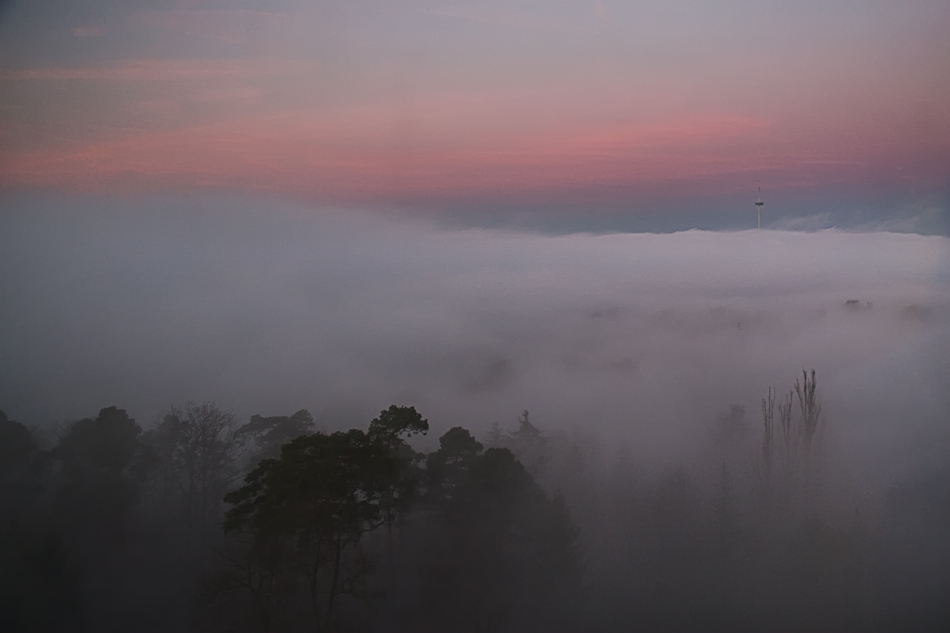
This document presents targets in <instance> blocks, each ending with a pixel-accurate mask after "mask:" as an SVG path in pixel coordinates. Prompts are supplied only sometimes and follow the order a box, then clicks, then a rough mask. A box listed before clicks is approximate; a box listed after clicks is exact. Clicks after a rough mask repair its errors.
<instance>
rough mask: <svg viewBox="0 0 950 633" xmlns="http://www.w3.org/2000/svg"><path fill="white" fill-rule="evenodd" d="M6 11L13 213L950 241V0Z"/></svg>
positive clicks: (256, 3) (5, 145)
mask: <svg viewBox="0 0 950 633" xmlns="http://www.w3.org/2000/svg"><path fill="white" fill-rule="evenodd" d="M0 6H2V8H0V197H2V199H4V200H7V201H8V202H9V201H10V200H19V199H22V198H23V197H24V196H26V197H28V198H29V197H31V196H32V197H33V198H34V199H36V198H37V197H40V198H42V197H43V196H50V195H53V196H66V198H67V199H69V197H70V196H86V197H87V198H89V197H96V196H98V197H105V198H110V197H114V196H120V195H121V196H133V197H135V196H138V197H142V196H150V195H151V196H170V195H177V196H193V195H205V196H222V195H255V196H259V197H264V198H267V199H276V198H280V199H291V200H294V201H303V202H305V203H307V204H310V205H313V206H320V205H323V206H326V205H332V206H334V207H335V208H369V207H372V208H377V209H382V210H384V211H385V212H387V213H390V212H392V213H410V214H423V215H427V216H430V217H434V218H436V219H437V220H440V221H446V222H450V223H455V224H459V223H461V224H463V225H471V226H499V225H501V226H517V225H525V226H530V227H536V228H538V227H539V228H542V229H547V230H554V231H563V232H570V231H574V230H594V231H605V230H606V231H609V230H660V231H663V230H677V229H688V228H694V227H699V228H714V229H722V228H746V227H748V226H750V222H754V221H755V220H754V216H755V214H754V207H753V206H752V202H753V201H754V200H755V197H756V188H757V186H759V185H760V184H761V187H762V190H763V196H764V199H765V200H766V206H765V208H764V211H765V213H764V217H763V224H764V225H766V226H771V227H773V228H795V229H815V228H827V227H831V226H839V227H840V226H848V227H859V228H869V227H870V228H884V229H887V230H900V231H912V232H914V231H916V232H921V233H941V234H948V233H950V220H948V211H947V207H948V203H950V108H948V107H947V104H948V103H950V38H947V37H946V33H947V32H950V4H948V3H947V2H945V1H943V0H908V1H905V2H900V3H895V2H884V1H871V0H868V1H864V2H858V1H840V0H833V1H823V2H818V1H811V0H808V1H802V2H794V3H790V2H777V1H773V2H768V1H765V2H737V1H724V2H716V3H711V2H685V1H678V0H673V1H664V2H653V1H649V2H636V3H631V2H615V1H611V0H593V1H589V0H583V1H582V0H577V1H573V0H570V1H568V0H544V1H540V0H523V1H515V0H512V1H507V2H501V1H498V0H480V1H478V2H471V1H467V2H441V1H436V0H387V1H385V2H366V1H362V0H354V1H348V2H309V1H308V2H303V1H297V0H237V1H234V2H230V1H226V0H209V1H201V0H190V1H177V0H135V1H134V2H131V1H130V2H124V1H121V0H88V1H86V2H82V3H72V2H65V1H63V0H32V1H30V2H24V1H13V2H9V1H8V2H5V3H3V4H2V5H0ZM11 204H12V203H11ZM37 204H38V203H37Z"/></svg>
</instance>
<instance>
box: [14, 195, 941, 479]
mask: <svg viewBox="0 0 950 633" xmlns="http://www.w3.org/2000/svg"><path fill="white" fill-rule="evenodd" d="M14 206H18V207H19V208H15V209H11V210H8V211H7V212H5V213H4V214H3V215H2V216H0V222H2V231H0V240H2V246H0V261H2V265H0V296H2V297H3V300H2V307H0V315H2V316H0V318H2V328H0V407H2V408H3V409H4V410H5V411H6V412H7V413H8V415H10V416H11V417H12V418H16V419H19V420H22V421H24V422H28V423H32V424H36V425H39V426H41V427H42V426H45V425H49V424H51V423H52V424H55V423H57V422H62V421H67V420H71V419H75V418H77V417H80V416H84V415H92V414H94V413H95V412H96V411H98V410H99V408H101V407H103V406H107V405H112V404H116V405H118V406H121V407H124V408H126V409H128V410H129V412H130V414H132V415H134V416H135V417H136V418H137V419H138V420H140V421H141V422H142V423H143V424H144V425H146V426H148V425H149V424H150V423H151V422H152V421H154V420H156V419H158V417H159V415H160V414H161V412H163V411H164V410H166V409H167V407H168V406H169V405H170V404H172V403H181V402H185V401H187V400H197V401H203V400H214V401H216V402H217V403H218V405H219V406H222V407H225V408H227V409H230V410H233V411H235V412H236V413H237V415H238V418H239V419H246V417H247V416H249V415H250V414H253V413H262V414H265V415H267V414H272V413H275V412H283V411H287V410H295V409H297V408H308V409H309V410H310V411H312V412H313V413H314V416H315V418H316V419H317V422H318V424H321V425H323V426H324V428H339V427H345V426H348V425H353V424H362V423H364V422H365V421H366V420H368V419H370V418H371V417H372V416H373V415H374V413H375V412H377V411H379V410H380V408H383V407H385V406H388V405H389V404H391V403H397V404H406V405H414V406H416V407H417V408H418V409H419V410H420V411H422V412H424V414H425V415H427V417H429V419H430V420H431V423H432V425H433V430H435V431H437V433H436V434H435V435H436V436H437V435H438V434H439V433H440V432H441V431H443V430H445V429H447V428H448V427H450V426H454V425H458V424H461V425H464V426H466V427H468V428H471V429H473V431H475V432H477V433H482V432H485V431H486V430H487V429H488V427H489V426H490V425H491V424H492V423H496V422H497V423H499V424H500V425H501V426H502V428H512V427H513V426H515V424H516V420H517V416H518V414H519V413H520V412H521V411H522V410H524V409H528V410H530V411H531V414H532V420H534V421H535V422H536V423H537V424H538V425H540V426H541V427H542V428H545V429H549V430H550V429H564V430H571V432H575V433H577V432H581V433H588V434H590V435H591V436H595V437H600V438H603V437H607V436H609V437H622V438H623V440H624V442H625V446H626V447H627V450H630V451H633V453H634V454H635V455H637V457H638V459H640V460H641V461H644V462H645V463H661V462H667V461H676V460H678V459H685V458H686V457H687V456H688V454H689V451H690V450H691V449H692V448H693V447H694V445H695V444H696V443H697V442H698V441H704V440H705V439H706V436H705V433H706V430H707V429H708V428H709V427H710V426H711V425H712V421H713V420H714V418H715V416H716V414H717V413H719V412H720V411H723V410H727V409H728V408H729V406H730V405H731V404H740V405H744V406H745V407H746V409H747V411H748V413H749V417H748V420H749V421H751V422H752V423H753V424H757V418H758V415H759V414H758V413H757V411H758V410H759V401H760V399H761V398H762V397H763V396H764V395H765V394H766V392H767V389H768V387H769V386H773V387H776V388H777V389H779V391H780V392H784V391H787V390H788V389H789V388H790V387H791V385H792V383H793V381H794V380H795V378H796V377H798V376H800V374H801V371H802V369H803V368H805V369H811V368H814V369H815V370H816V371H817V376H818V381H819V385H820V394H821V398H822V402H823V406H824V415H825V420H826V433H827V437H826V440H827V441H828V442H834V443H836V444H837V445H839V446H840V448H841V450H843V451H844V452H845V453H846V454H848V455H849V456H850V458H852V459H853V460H854V464H855V465H861V464H863V465H864V466H868V465H869V464H872V463H873V464H874V468H873V469H871V470H873V471H874V473H875V474H876V476H885V477H890V476H895V475H899V474H900V473H901V471H902V470H906V469H907V468H910V467H912V466H918V467H919V466H922V465H925V464H928V463H929V464H932V465H937V464H939V463H941V460H945V459H946V457H947V455H948V454H950V424H948V423H947V419H948V415H947V414H948V412H950V399H948V398H950V396H948V395H947V390H946V385H948V384H950V353H948V351H950V310H948V290H950V240H948V239H947V238H945V237H937V236H920V235H912V234H892V233H847V232H842V231H838V230H824V231H820V232H814V233H801V232H789V231H777V230H748V231H740V232H731V233H719V232H706V231H686V232H681V233H673V234H607V235H592V234H571V235H558V236H552V235H541V234H528V233H518V232H505V231H498V230H483V229H478V230H476V229H461V228H444V227H439V226H436V225H434V224H426V223H423V222H419V221H413V222H410V221H406V220H399V219H394V218H392V217H389V218H387V217H386V216H385V214H370V213H360V212H354V211H351V210H347V211H343V210H334V209H312V208H307V207H304V206H293V205H289V204H274V203H266V202H255V203H252V202H247V201H241V202H235V201H230V200H218V201H214V200H205V201H203V202H197V201H190V202H188V203H181V202H175V201H154V200H153V201H141V200H128V201H126V202H124V203H119V202H112V203H110V204H109V205H103V206H104V208H92V206H93V205H92V203H90V202H86V203H82V202H80V203H65V202H64V203H62V204H60V205H56V204H53V203H46V204H45V205H44V206H43V207H42V208H35V207H31V206H30V205H27V204H25V203H23V204H19V205H14ZM849 302H850V303H849ZM429 441H430V442H431V441H433V440H432V439H431V437H430V440H429ZM684 451H685V452H684ZM885 466H886V467H885Z"/></svg>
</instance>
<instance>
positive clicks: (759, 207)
mask: <svg viewBox="0 0 950 633" xmlns="http://www.w3.org/2000/svg"><path fill="white" fill-rule="evenodd" d="M763 205H765V203H764V202H762V185H759V195H758V197H757V198H756V199H755V215H756V218H757V219H758V222H757V224H756V228H759V229H761V228H762V207H763Z"/></svg>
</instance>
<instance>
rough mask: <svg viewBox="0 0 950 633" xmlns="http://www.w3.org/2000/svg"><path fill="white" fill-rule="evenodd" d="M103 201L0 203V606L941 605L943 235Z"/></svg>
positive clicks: (883, 622) (432, 622)
mask: <svg viewBox="0 0 950 633" xmlns="http://www.w3.org/2000/svg"><path fill="white" fill-rule="evenodd" d="M96 213H98V214H100V217H103V218H105V219H107V220H109V221H107V222H105V221H104V222H103V224H102V225H101V226H99V227H97V228H94V229H87V228H85V227H84V224H83V223H82V222H81V221H80V220H79V219H77V218H76V217H74V216H68V215H64V214H59V213H58V212H53V211H50V212H48V213H47V215H45V216H37V214H36V213H31V214H24V215H22V216H18V219H16V221H10V222H8V223H7V227H8V228H9V229H10V230H9V231H8V232H7V233H6V235H8V236H12V237H11V238H10V239H9V240H8V241H5V243H4V249H3V252H4V257H5V258H6V259H7V261H16V262H18V264H19V266H20V270H21V271H29V272H28V274H21V275H18V276H17V277H16V278H10V277H8V278H6V279H5V282H4V283H5V286H4V292H5V293H6V294H7V296H12V297H15V298H16V299H17V301H16V302H15V304H14V305H15V307H10V306H8V307H6V308H5V315H6V316H5V318H6V319H7V320H6V328H7V330H6V331H7V332H13V333H15V334H16V336H15V338H14V337H12V336H11V337H8V338H6V339H5V346H6V348H7V349H8V351H9V353H11V354H14V355H16V356H17V358H19V359H20V360H19V363H18V364H17V365H15V366H14V365H12V364H10V363H8V362H4V368H3V371H4V375H3V381H2V382H3V385H4V386H3V390H2V393H3V398H4V402H5V405H4V406H5V409H4V411H5V413H4V417H3V418H2V423H0V429H2V441H0V446H2V449H3V452H2V456H0V459H2V468H3V471H2V482H3V487H2V494H3V497H2V507H3V508H4V510H5V512H4V514H3V530H4V535H3V539H2V541H0V542H2V543H3V549H2V560H3V565H2V566H0V569H2V574H3V575H2V587H3V591H2V592H0V595H2V596H3V605H2V607H3V608H2V609H0V613H3V618H4V620H3V627H4V629H5V630H23V631H28V630H37V631H39V630H44V631H45V630H64V631H72V630H89V631H130V630H134V631H191V630H194V631H249V632H250V631H300V630H313V631H373V630H386V631H524V630H537V631H577V630H594V631H598V630H599V631H620V630H630V629H631V628H634V629H636V630H648V631H654V630H655V631H692V630H746V631H761V630H776V631H780V630H781V631H867V630H880V631H891V630H902V631H905V630H921V631H928V630H941V629H942V628H943V626H944V625H945V624H946V622H947V608H946V601H945V596H946V595H947V591H946V590H947V587H948V586H950V585H948V583H950V571H948V570H950V565H948V564H947V563H948V562H950V558H948V557H950V549H948V547H947V545H948V541H947V534H948V533H950V530H948V528H950V496H948V495H950V471H948V469H947V467H946V456H947V439H948V429H947V426H946V424H945V423H946V411H947V400H946V398H947V395H946V391H945V389H943V387H942V385H945V384H946V379H947V365H946V354H945V350H946V349H947V348H946V342H947V336H948V324H950V321H948V311H947V305H946V303H943V295H942V294H940V293H935V292H934V291H933V290H932V289H929V288H928V287H927V286H926V285H924V286H922V285H921V284H920V279H921V278H922V271H923V270H926V269H927V268H928V267H930V266H931V262H932V261H933V258H934V257H935V256H937V257H939V255H940V253H942V252H943V249H945V248H946V246H945V239H946V238H942V237H925V236H914V235H898V234H885V233H865V234H853V233H844V232H819V233H797V234H796V233H785V232H781V231H763V232H756V231H751V232H740V233H713V232H687V233H677V234H671V235H588V236H577V235H574V236H566V237H560V236H536V235H532V234H526V233H518V232H510V233H505V232H498V231H485V230H471V229H454V228H432V227H430V226H429V225H427V224H425V223H419V224H411V223H410V224H405V223H401V224H399V225H398V226H396V227H395V228H394V225H393V224H391V223H389V222H388V221H385V220H381V219H379V218H376V217H374V216H364V217H360V218H355V219H354V218H353V217H350V218H349V219H347V220H341V219H339V218H335V217H334V216H325V217H321V218H317V219H313V218H302V216H299V215H297V214H296V213H295V212H294V211H293V210H289V211H283V212H281V214H278V215H271V216H269V218H270V220H269V222H268V223H267V224H266V225H265V224H263V223H262V222H263V221H262V218H260V217H258V216H257V215H255V214H253V213H250V212H248V213H246V214H245V215H243V216H235V214H236V213H238V212H237V211H234V210H232V211H231V215H229V216H228V221H227V224H224V222H223V220H222V219H221V216H218V215H215V214H214V213H210V212H205V211H201V210H198V209H194V208H191V209H188V210H186V211H181V212H177V214H176V212H172V211H163V213H161V214H143V215H139V216H135V217H134V221H133V220H132V219H129V217H130V216H128V215H126V216H124V218H125V219H124V220H122V221H118V220H117V217H118V216H110V215H109V213H110V212H108V211H98V212H96ZM236 217H239V218H242V219H240V221H236V219H235V218H236ZM196 218H197V219H196ZM275 218H276V219H277V220H279V221H278V222H276V223H275V222H274V220H275ZM51 227H56V228H55V230H51ZM106 227H109V228H106ZM684 242H688V243H691V246H690V249H691V250H692V251H694V252H696V253H701V254H699V255H697V256H696V257H695V258H694V260H693V261H690V262H686V261H684V260H683V258H682V257H681V256H679V255H673V254H671V253H674V252H680V251H681V250H682V246H683V243H684ZM677 245H680V247H678V246H677ZM169 249H170V250H169ZM849 249H850V251H849ZM842 252H849V253H850V254H849V255H848V258H849V261H851V262H853V263H854V265H853V266H852V267H844V268H841V269H838V270H835V271H831V272H827V271H826V272H824V273H821V272H820V271H822V270H826V268H827V267H828V266H829V263H830V260H829V259H828V258H829V257H832V256H834V257H837V256H839V255H840V254H841V253H842ZM832 254H833V255H832ZM172 255H173V256H172ZM802 256H804V259H803V260H801V261H800V262H799V258H800V257H802ZM895 261H899V262H901V264H900V265H894V264H892V263H891V262H895ZM159 262H164V263H161V264H160V263H159ZM106 271H108V272H106ZM436 271H437V272H436ZM629 271H636V274H635V275H634V276H630V274H629ZM868 271H872V273H873V274H869V273H868ZM146 279H147V280H148V284H147V285H142V284H141V282H142V281H144V280H146ZM926 283H929V282H926ZM161 288H169V289H172V288H174V289H175V290H174V294H172V295H168V294H163V292H162V291H161V290H160V289H161ZM156 289H158V291H157V292H156ZM71 295H73V296H74V297H75V300H67V301H66V303H63V300H62V298H63V297H64V296H65V297H69V296H71ZM855 296H856V297H860V298H853V297H855ZM52 297H56V299H55V300H51V298H52ZM326 297H334V299H333V300H332V301H327V300H325V298H326ZM170 300H171V301H172V302H173V303H172V304H171V307H170V309H171V311H169V305H170V304H169V303H168V302H169V301H170ZM235 302H237V303H235ZM64 305H69V308H68V309H65V310H64V309H63V306H64ZM50 332H59V333H60V334H59V336H54V337H51V336H50V335H49V333H50ZM106 333H108V335H106ZM211 333H213V335H211ZM209 336H211V338H209ZM108 341H111V342H108ZM90 344H94V346H95V347H90ZM103 345H104V346H103ZM196 345H203V347H196ZM19 350H23V351H22V352H20V351H19ZM8 358H9V357H8ZM809 361H810V362H809ZM202 392H205V393H207V394H209V395H210V396H211V397H213V398H214V399H213V400H210V399H209V400H202V399H201V395H200V394H201V393H202ZM164 394H169V395H164ZM192 394H194V395H192ZM175 395H178V396H179V398H178V399H174V396H175ZM181 396H183V397H181ZM163 399H164V403H163ZM519 405H520V406H519ZM256 406H261V408H260V409H256V410H255V409H253V408H252V407H256ZM264 407H266V408H264ZM525 409H527V410H525Z"/></svg>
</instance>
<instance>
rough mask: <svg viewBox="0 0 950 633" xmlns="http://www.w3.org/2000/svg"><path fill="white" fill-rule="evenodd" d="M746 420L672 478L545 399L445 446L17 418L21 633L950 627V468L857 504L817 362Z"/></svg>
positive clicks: (306, 428) (3, 604)
mask: <svg viewBox="0 0 950 633" xmlns="http://www.w3.org/2000/svg"><path fill="white" fill-rule="evenodd" d="M746 418H747V416H746V411H745V409H744V407H742V406H739V405H735V406H733V407H731V408H730V410H729V411H726V412H723V413H721V414H719V415H718V416H716V417H715V418H714V420H713V421H712V422H711V424H709V425H707V428H704V429H703V432H704V433H706V434H707V436H708V437H707V441H706V442H705V444H704V445H705V448H704V449H703V452H702V455H701V456H700V457H698V458H695V459H691V460H690V461H689V462H688V463H684V464H683V465H682V466H678V467H670V468H661V469H658V470H656V471H655V472H654V471H651V470H647V469H644V468H641V467H640V466H638V465H637V464H636V463H635V460H634V459H633V458H630V457H625V455H629V451H624V449H623V447H622V446H621V445H619V442H616V443H615V444H617V445H616V446H613V447H612V448H613V450H612V451H608V452H609V453H610V456H609V457H607V456H605V455H607V453H608V452H605V451H603V450H601V449H599V448H598V446H599V445H598V441H595V440H593V439H591V438H589V437H586V436H584V435H583V434H578V433H573V434H572V433H570V432H565V431H561V432H554V431H542V430H541V429H539V428H538V427H537V426H535V424H534V423H533V422H532V421H531V420H530V418H529V415H528V412H527V411H525V412H524V413H523V414H522V415H521V417H520V418H519V419H518V422H517V426H516V427H515V428H514V429H511V430H506V429H504V428H502V427H501V426H500V425H498V424H495V425H493V426H492V427H491V429H490V431H489V432H488V433H487V434H486V435H485V436H484V437H481V438H476V436H474V435H473V434H472V433H471V432H470V431H468V430H466V429H464V428H462V427H453V428H451V429H449V430H448V431H447V432H445V433H444V434H443V435H442V436H441V437H440V438H439V440H438V449H437V450H433V451H430V452H428V453H422V452H418V451H417V450H415V449H414V447H413V445H412V444H413V442H414V441H413V439H412V438H413V436H417V435H420V434H425V433H427V432H428V430H429V425H428V422H427V420H425V419H423V417H422V416H421V415H420V414H419V413H418V412H417V411H416V410H415V409H414V408H412V407H399V406H391V407H390V408H389V409H387V410H385V411H382V412H381V413H380V415H379V416H378V417H377V418H376V419H374V420H372V421H371V422H369V424H368V426H367V427H366V428H358V429H348V430H340V431H336V432H327V431H321V430H318V429H317V425H316V424H315V423H314V420H313V418H312V416H311V415H310V414H309V413H308V412H307V411H304V410H301V411H298V412H297V413H294V414H293V415H289V416H274V417H263V416H260V415H255V416H252V417H251V419H250V420H249V421H248V422H246V423H240V422H239V421H238V420H236V419H235V417H234V416H233V415H232V414H230V413H228V412H227V411H225V410H223V409H220V408H218V407H217V406H216V405H215V404H213V403H203V404H196V403H188V404H185V405H183V406H181V407H172V408H171V409H170V410H169V411H168V412H167V414H166V415H164V417H163V418H162V420H161V421H160V422H158V423H157V424H155V425H153V428H150V429H148V430H145V431H143V429H142V428H141V427H140V426H139V425H138V424H137V423H136V422H135V420H133V419H132V418H131V417H130V416H129V415H128V414H127V412H126V411H124V410H123V409H120V408H117V407H108V408H105V409H102V410H101V411H100V412H99V414H98V415H97V416H96V417H95V418H87V419H82V420H79V421H78V422H75V423H73V424H70V425H68V426H65V427H64V428H62V429H61V430H60V432H59V433H58V434H57V437H56V438H55V439H54V440H51V439H50V437H49V435H48V434H47V433H40V432H38V431H33V430H31V429H30V428H28V427H27V426H25V425H24V424H21V423H19V422H16V421H13V420H9V419H7V417H6V415H3V414H2V413H0V509H2V513H0V630H3V631H123V632H127V631H143V632H147V631H156V632H165V631H176V632H181V631H235V632H241V631H248V632H253V631H265V632H272V631H273V632H283V631H306V630H309V631H315V632H329V631H476V632H487V631H580V630H585V631H590V630H594V631H597V630H600V631H629V630H645V631H694V630H747V631H761V630H771V631H868V630H880V631H891V630H901V631H907V630H921V631H923V630H934V631H936V630H946V627H947V625H948V623H950V619H948V608H947V606H946V596H947V595H950V593H948V588H950V571H948V570H950V545H948V541H950V537H948V536H947V535H948V534H950V477H948V476H947V472H946V471H943V472H938V473H935V474H930V475H927V476H921V477H918V478H915V479H911V480H909V481H906V482H903V483H900V484H895V485H894V486H893V487H892V488H891V489H890V490H888V491H885V492H883V493H881V494H880V495H878V496H876V497H874V498H873V499H867V498H861V497H859V496H857V495H854V494H851V493H849V492H848V489H847V486H846V485H844V483H843V479H842V478H841V477H840V476H838V475H836V470H835V468H834V467H833V466H834V460H835V456H834V454H833V451H831V450H830V449H829V447H828V446H827V442H824V441H823V437H824V426H825V420H824V418H823V414H822V411H821V403H820V398H819V397H818V393H817V385H816V382H815V375H814V373H811V374H810V375H809V374H803V375H802V376H801V378H800V380H799V381H796V382H795V384H794V387H793V388H792V389H791V390H789V391H788V392H786V393H783V394H778V395H776V394H774V393H773V392H772V391H771V390H770V391H769V393H768V394H767V396H766V397H765V398H764V399H763V401H762V411H761V422H760V423H757V424H753V423H751V422H749V421H748V420H747V419H746Z"/></svg>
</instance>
